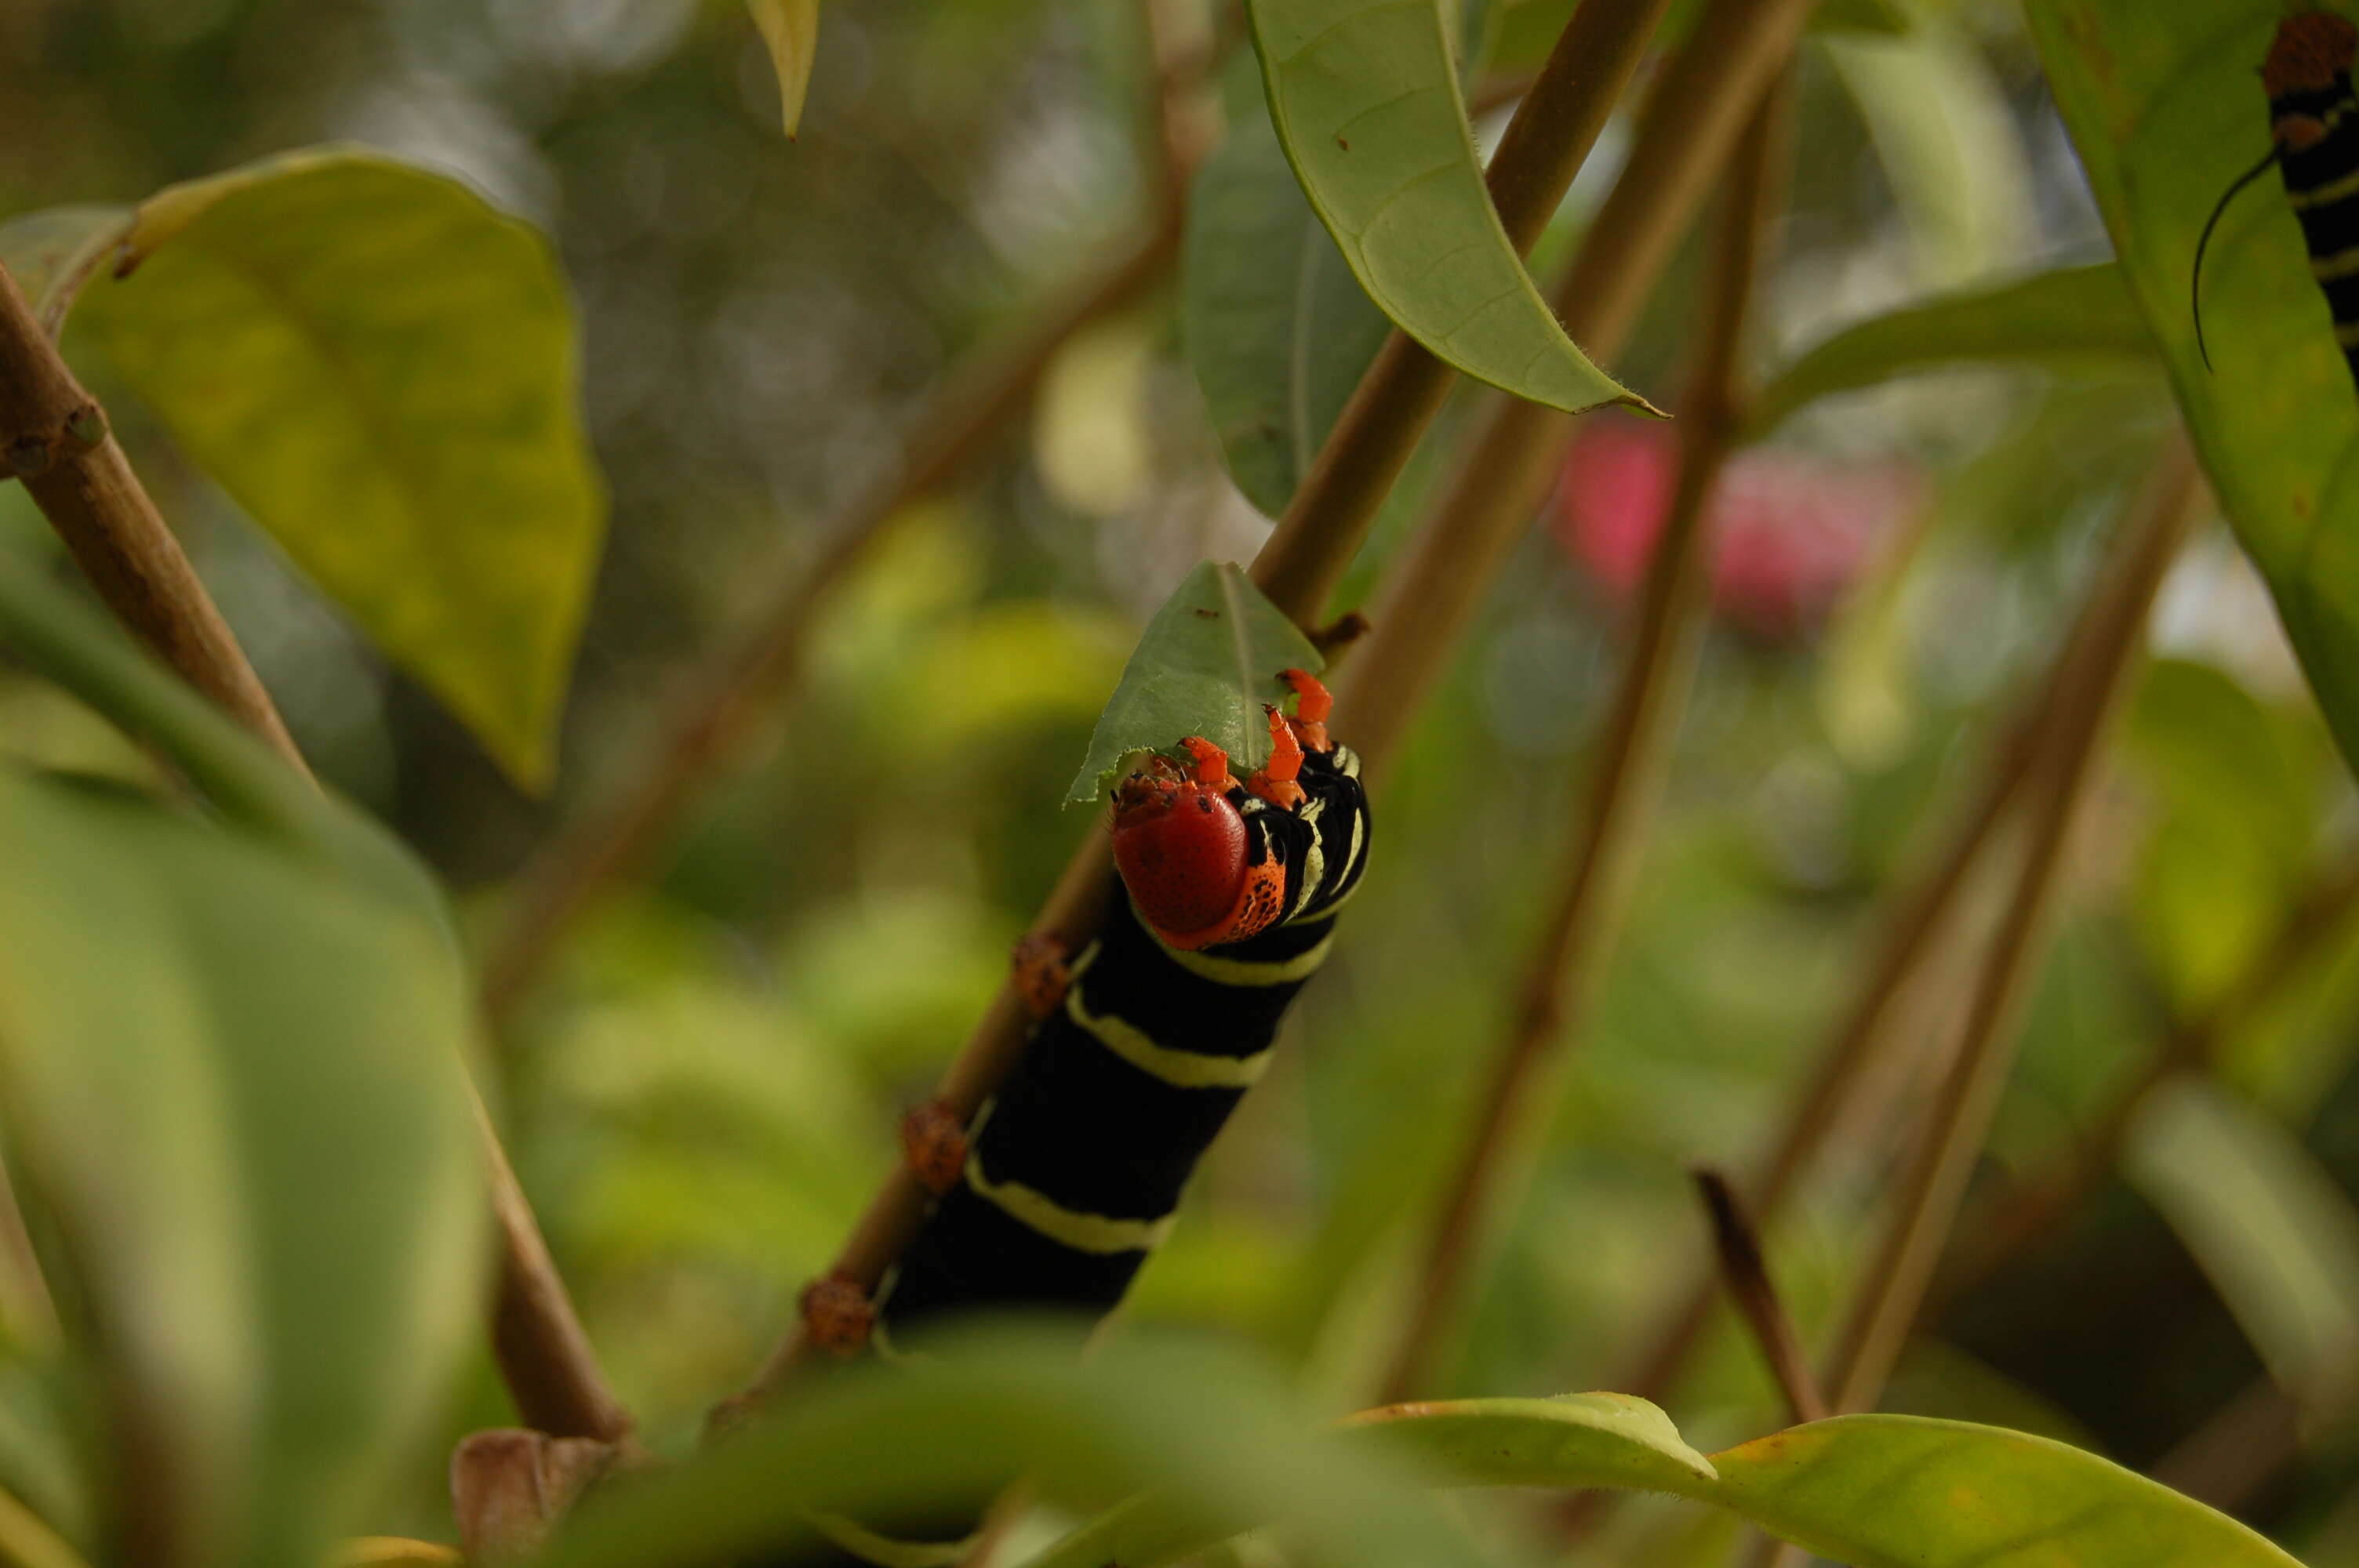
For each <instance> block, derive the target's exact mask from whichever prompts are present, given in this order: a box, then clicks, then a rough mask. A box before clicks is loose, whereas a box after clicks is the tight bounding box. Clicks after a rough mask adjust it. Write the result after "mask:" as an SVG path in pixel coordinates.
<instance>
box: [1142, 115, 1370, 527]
mask: <svg viewBox="0 0 2359 1568" xmlns="http://www.w3.org/2000/svg"><path fill="white" fill-rule="evenodd" d="M1180 331H1181V333H1182V335H1183V336H1184V338H1185V339H1186V341H1187V348H1188V362H1189V363H1190V365H1192V366H1194V367H1195V372H1196V381H1197V384H1199V385H1200V386H1201V387H1202V388H1203V393H1204V405H1205V407H1206V408H1207V409H1208V410H1209V411H1210V412H1211V414H1212V428H1213V430H1214V431H1215V432H1216V433H1217V434H1218V435H1219V437H1220V438H1221V452H1222V455H1223V457H1224V458H1226V459H1227V460H1228V465H1229V477H1230V478H1231V479H1233V480H1234V481H1236V485H1237V488H1238V489H1239V490H1241V491H1243V492H1245V499H1246V500H1248V501H1250V502H1252V503H1254V504H1255V505H1256V506H1257V507H1259V508H1260V509H1261V510H1262V511H1263V512H1264V513H1266V514H1268V515H1269V516H1272V517H1276V516H1277V515H1279V514H1282V513H1284V512H1285V510H1286V508H1287V504H1288V503H1289V502H1290V501H1292V500H1293V499H1294V492H1295V487H1296V486H1298V485H1299V484H1300V483H1301V482H1302V478H1303V476H1304V475H1305V474H1307V473H1309V472H1310V463H1311V460H1312V459H1313V458H1315V457H1317V456H1318V454H1319V449H1320V448H1321V446H1323V445H1324V444H1325V443H1326V440H1327V433H1328V432H1329V431H1330V430H1332V429H1333V428H1334V427H1335V417H1336V416H1337V415H1339V414H1341V413H1342V412H1343V405H1344V404H1345V403H1347V402H1349V401H1350V400H1351V396H1352V391H1353V388H1354V387H1356V386H1357V385H1359V384H1360V377H1361V375H1362V374H1363V373H1365V372H1366V370H1367V368H1368V365H1369V363H1370V362H1372V361H1373V360H1375V357H1376V351H1377V350H1378V349H1380V348H1382V347H1383V346H1384V341H1385V339H1386V336H1387V335H1388V334H1389V333H1390V332H1391V331H1392V323H1391V322H1390V321H1388V320H1386V319H1385V314H1384V312H1383V311H1381V310H1379V309H1377V308H1375V306H1374V305H1372V304H1370V303H1369V302H1368V297H1367V295H1366V293H1365V292H1364V290H1362V288H1361V287H1360V285H1359V282H1358V280H1357V279H1355V278H1353V276H1352V269H1351V268H1350V267H1349V266H1348V265H1345V264H1344V261H1343V255H1342V254H1341V253H1339V252H1338V251H1337V250H1336V249H1335V242H1334V241H1333V240H1332V239H1330V238H1329V237H1328V235H1327V231H1326V230H1325V229H1324V228H1322V227H1321V225H1320V222H1319V220H1318V218H1317V216H1316V215H1314V214H1313V213H1312V212H1311V211H1310V207H1309V206H1308V205H1307V204H1306V203H1305V202H1304V201H1303V200H1302V189H1301V188H1300V187H1299V186H1298V185H1297V184H1296V183H1295V180H1294V171H1293V170H1292V169H1291V168H1288V165H1287V161H1286V155H1285V153H1283V152H1282V151H1280V150H1279V148H1278V145H1277V135H1276V134H1275V133H1273V132H1272V131H1271V130H1270V128H1269V122H1268V120H1267V119H1266V117H1264V116H1263V115H1261V114H1249V115H1245V116H1241V117H1240V118H1239V119H1238V121H1237V122H1236V124H1234V125H1233V126H1232V127H1231V129H1230V131H1229V134H1228V137H1227V139H1226V140H1224V141H1223V142H1222V144H1221V146H1220V149H1219V150H1218V151H1216V152H1215V153H1213V155H1212V157H1210V158H1209V159H1207V160H1206V161H1205V164H1204V167H1203V168H1201V170H1199V171H1198V173H1197V175H1196V178H1195V180H1194V182H1193V184H1192V185H1191V187H1190V190H1189V196H1188V227H1187V242H1186V250H1185V254H1183V256H1182V258H1181V264H1180Z"/></svg>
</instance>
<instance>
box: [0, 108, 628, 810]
mask: <svg viewBox="0 0 2359 1568" xmlns="http://www.w3.org/2000/svg"><path fill="white" fill-rule="evenodd" d="M18 222H19V223H21V222H24V221H23V220H19V221H18ZM13 227H14V225H12V228H13ZM77 234H79V235H80V238H79V239H76V238H75V236H76V235H77ZM49 246H50V251H51V253H52V254H56V256H57V257H58V261H57V264H56V266H55V268H54V270H53V275H52V276H54V277H55V278H56V280H57V282H56V285H55V287H56V288H57V289H65V288H67V287H70V286H74V287H79V286H80V285H81V284H82V280H85V279H86V280H87V287H82V292H81V296H80V302H79V304H78V305H77V306H76V307H75V308H76V309H77V310H78V311H79V313H80V319H82V322H83V323H84V324H85V325H86V326H87V327H88V328H89V329H90V330H91V332H92V339H93V341H95V343H96V344H97V346H98V347H99V348H100V349H101V350H102V351H103V352H104V353H105V354H106V356H107V357H108V359H109V360H110V361H112V362H113V363H114V366H115V368H116V369H117V370H118V371H119V372H120V373H121V374H122V377H123V380H124V381H125V383H126V384H128V385H129V386H130V387H131V389H132V390H133V391H135V392H136V393H137V394H138V395H139V396H140V397H141V398H142V399H143V400H144V401H146V402H147V405H148V406H150V407H152V408H153V409H154V410H155V411H156V413H157V415H158V417H159V418H160V420H161V422H162V423H163V425H164V426H165V427H166V428H167V429H168V430H169V431H170V433H171V435H172V437H173V439H174V440H175V441H176V442H177V443H178V444H179V447H180V449H182V450H183V451H185V452H186V453H187V454H188V455H189V457H190V459H192V460H194V461H195V462H196V464H197V465H198V466H199V467H201V468H202V469H203V470H205V472H206V473H207V474H208V475H209V476H210V477H211V478H212V480H213V481H215V482H217V483H218V484H219V485H220V486H221V487H222V488H223V490H224V491H226V492H228V493H229V494H230V496H231V497H232V498H233V499H234V500H235V501H236V502H237V503H238V504H239V505H240V506H242V507H243V508H245V511H246V513H247V514H249V515H251V516H252V517H253V518H254V519H255V522H257V523H259V524H261V525H262V526H263V527H264V528H265V529H266V530H267V531H268V532H269V533H270V534H271V535H272V536H273V537H274V538H275V539H276V540H277V542H278V544H279V545H280V546H282V547H284V548H285V550H286V551H287V554H288V556H289V557H291V558H292V559H293V560H294V562H295V564H296V565H297V566H298V567H299V568H302V570H303V571H304V572H305V573H306V574H307V575H308V576H309V577H310V579H311V580H312V581H313V582H315V583H316V584H318V585H319V587H320V588H321V590H322V591H324V592H325V593H326V594H327V595H328V596H329V597H330V598H332V599H333V600H335V601H336V602H337V603H338V604H339V605H340V606H341V607H342V609H343V610H344V611H347V612H348V613H349V614H350V615H351V616H352V618H353V621H354V622H357V623H358V625H359V626H360V627H361V629H362V630H363V631H364V633H366V634H367V635H368V636H369V638H370V639H371V640H372V641H373V642H374V643H375V644H376V645H377V647H378V648H380V649H381V650H382V651H383V652H384V653H385V654H386V656H387V657H388V658H390V659H391V660H392V661H393V662H394V663H396V664H397V665H401V666H402V667H403V668H404V669H405V670H407V671H408V673H410V674H411V675H413V676H417V677H418V679H419V681H420V682H421V683H423V684H424V685H425V686H426V687H428V688H429V689H430V690H431V691H432V692H433V693H434V694H435V695H436V696H437V697H440V699H441V700H442V701H443V702H444V703H445V704H447V705H448V706H449V708H450V709H451V712H452V713H453V714H455V715H456V716H457V717H458V718H459V719H461V721H462V722H463V723H464V724H466V726H467V727H468V728H469V729H470V730H472V731H473V733H474V735H475V736H476V738H477V739H478V740H479V741H481V742H482V743H483V745H484V749H485V750H486V751H487V752H490V754H491V755H492V756H493V758H494V759H495V761H497V762H498V763H499V764H500V766H501V767H502V768H504V769H505V770H506V772H507V773H508V774H509V776H510V777H511V778H513V779H515V780H516V782H517V783H518V784H521V785H523V786H524V787H526V788H527V789H532V790H539V789H541V788H543V787H545V786H546V785H547V784H548V782H549V774H550V772H551V769H552V766H553V761H554V751H555V746H554V741H555V731H556V727H557V719H558V717H559V714H560V710H561V708H562V707H563V704H564V699H565V689H566V683H567V678H568V676H569V675H570V673H571V667H572V664H573V653H574V647H575V643H576V642H577V641H578V639H579V637H580V634H581V628H582V618H583V616H584V614H585V612H586V611H587V609H588V605H589V597H590V587H591V579H592V574H593V573H594V571H595V569H596V566H597V561H598V556H599V551H600V548H601V546H602V545H603V539H604V535H605V525H606V496H605V486H604V482H603V479H602V478H601V477H600V474H599V471H598V468H597V465H596V462H595V460H594V459H593V458H592V454H591V449H590V442H589V438H588V435H587V432H586V431H585V429H584V428H583V425H582V411H581V348H580V331H579V329H578V325H577V323H576V320H575V318H574V312H573V305H572V300H571V296H570V293H569V291H568V289H567V287H566V283H565V278H564V276H563V274H562V272H561V271H560V269H559V267H558V265H557V259H556V255H555V254H554V252H553V250H552V249H551V247H550V245H549V241H548V239H547V237H546V236H544V235H543V234H541V233H540V232H538V230H536V229H534V228H533V227H531V226H530V225H529V224H527V223H525V222H521V221H519V220H517V219H516V218H513V217H511V216H509V215H507V214H506V213H504V212H501V211H497V210H496V209H495V208H493V207H492V206H491V205H489V204H488V203H487V202H485V201H484V199H483V198H482V197H481V196H479V195H477V194H476V193H475V192H474V191H473V190H472V189H469V188H468V187H466V186H465V185H463V184H462V183H461V182H459V181H457V180H455V179H451V178H448V177H446V176H443V175H440V174H437V173H434V172H432V171H430V170H428V169H425V168H419V167H417V166H415V165H411V164H408V163H404V162H401V161H399V160H397V159H395V158H392V157H386V156H385V155H383V154H380V153H375V152H372V151H369V150H367V149H365V148H359V147H349V146H324V147H311V148H305V149H302V150H300V151H298V152H292V153H288V154H284V155H281V156H279V157H271V158H265V159H263V160H261V161H259V162H256V163H253V164H248V165H245V166H243V167H241V168H234V169H230V170H227V171H225V172H223V173H220V174H215V175H212V176H208V177H206V178H201V179H196V180H190V181H188V182H187V183H185V184H181V185H176V186H172V187H169V188H168V189H164V190H162V191H159V192H158V193H157V194H156V195H155V196H153V197H151V198H149V199H148V200H147V201H145V202H143V203H141V204H140V206H139V208H138V209H137V211H136V213H134V214H132V215H131V216H130V217H129V219H128V221H127V222H124V221H123V220H121V219H116V220H114V225H113V226H112V227H109V226H108V222H107V220H106V219H105V216H104V214H103V213H93V214H89V215H86V217H85V218H84V219H83V220H82V222H81V223H80V224H79V225H62V224H61V223H60V224H57V225H52V232H51V237H50V241H49ZM107 255H113V256H114V257H115V258H116V261H115V265H114V266H113V268H112V269H111V273H112V276H107V274H106V272H104V271H102V270H101V269H99V267H98V265H97V263H98V261H100V260H102V259H103V257H105V256H107ZM65 303H66V301H65V300H64V298H63V297H61V296H58V295H54V294H53V296H52V297H51V299H50V302H49V308H52V309H55V310H57V311H58V312H60V313H62V311H63V309H64V307H65Z"/></svg>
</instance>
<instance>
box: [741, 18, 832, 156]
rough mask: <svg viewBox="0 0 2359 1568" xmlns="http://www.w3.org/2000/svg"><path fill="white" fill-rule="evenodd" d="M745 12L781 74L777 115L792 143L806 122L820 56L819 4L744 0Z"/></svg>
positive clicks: (779, 75)
mask: <svg viewBox="0 0 2359 1568" xmlns="http://www.w3.org/2000/svg"><path fill="white" fill-rule="evenodd" d="M745 8H746V9H747V10H749V11H751V12H753V13H754V25H755V26H756V27H759V28H761V29H762V41H763V42H764V43H765V44H766V45H768V46H769V50H770V64H771V65H772V66H773V67H775V68H776V69H777V73H778V115H779V118H780V119H782V120H783V121H785V123H786V128H787V140H788V141H792V140H794V139H795V131H796V128H797V127H798V126H799V125H800V124H802V121H803V100H804V98H806V97H807V96H809V94H810V73H811V61H812V59H815V58H816V57H817V55H818V53H819V0H745Z"/></svg>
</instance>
